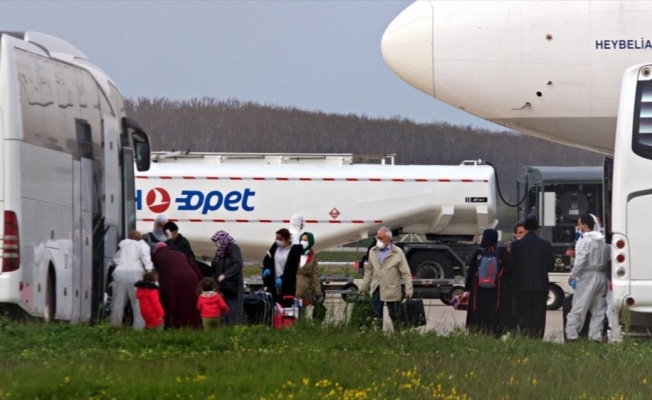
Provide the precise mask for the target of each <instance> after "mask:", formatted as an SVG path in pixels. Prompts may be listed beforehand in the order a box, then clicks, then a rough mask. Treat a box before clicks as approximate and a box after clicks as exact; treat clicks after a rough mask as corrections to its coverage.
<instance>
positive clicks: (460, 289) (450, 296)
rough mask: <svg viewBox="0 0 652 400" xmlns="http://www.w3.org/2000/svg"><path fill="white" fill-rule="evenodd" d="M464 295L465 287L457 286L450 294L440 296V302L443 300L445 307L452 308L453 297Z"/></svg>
mask: <svg viewBox="0 0 652 400" xmlns="http://www.w3.org/2000/svg"><path fill="white" fill-rule="evenodd" d="M462 293H464V286H455V287H453V290H451V292H450V293H447V294H442V295H441V296H439V300H441V302H442V303H444V304H445V305H447V306H450V305H451V300H452V299H453V297H455V296H457V295H458V294H462Z"/></svg>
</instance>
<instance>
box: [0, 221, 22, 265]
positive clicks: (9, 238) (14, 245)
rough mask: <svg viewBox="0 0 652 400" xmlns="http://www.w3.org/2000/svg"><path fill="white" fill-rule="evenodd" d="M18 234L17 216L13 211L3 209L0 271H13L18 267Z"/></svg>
mask: <svg viewBox="0 0 652 400" xmlns="http://www.w3.org/2000/svg"><path fill="white" fill-rule="evenodd" d="M19 238H20V236H19V232H18V218H17V217H16V213H15V212H13V211H5V230H4V235H3V237H2V239H3V242H4V243H3V246H2V250H3V252H2V272H11V271H15V270H17V269H18V268H19V267H20V239H19Z"/></svg>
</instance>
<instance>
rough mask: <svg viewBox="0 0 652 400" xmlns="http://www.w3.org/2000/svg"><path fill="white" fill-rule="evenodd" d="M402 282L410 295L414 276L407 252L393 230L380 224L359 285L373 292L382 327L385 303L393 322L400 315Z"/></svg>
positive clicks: (409, 295) (381, 326)
mask: <svg viewBox="0 0 652 400" xmlns="http://www.w3.org/2000/svg"><path fill="white" fill-rule="evenodd" d="M401 283H403V284H404V285H405V296H406V297H407V298H408V299H409V298H411V297H412V275H411V274H410V267H409V266H408V263H407V259H406V258H405V254H404V253H403V250H401V249H400V248H399V247H397V246H396V245H394V244H393V243H392V231H391V230H389V229H388V228H386V227H381V228H380V229H378V233H377V234H376V246H374V247H372V248H371V250H369V264H368V267H367V268H365V270H364V281H363V282H362V287H361V288H360V293H361V294H363V295H369V294H371V296H372V299H373V307H374V315H375V317H376V320H377V321H378V324H379V326H380V328H381V329H382V328H383V304H386V305H387V309H388V310H389V317H390V319H391V320H392V323H394V322H395V321H396V320H397V318H398V317H399V307H400V302H401V300H402V299H401V297H402V293H401Z"/></svg>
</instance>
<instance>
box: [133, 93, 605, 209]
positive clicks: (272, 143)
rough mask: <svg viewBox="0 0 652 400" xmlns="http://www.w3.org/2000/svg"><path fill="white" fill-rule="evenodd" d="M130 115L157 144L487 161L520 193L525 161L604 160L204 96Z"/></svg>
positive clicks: (497, 137)
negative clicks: (518, 179) (518, 181)
mask: <svg viewBox="0 0 652 400" xmlns="http://www.w3.org/2000/svg"><path fill="white" fill-rule="evenodd" d="M125 107H126V112H127V115H129V116H131V117H134V118H136V119H137V120H138V121H139V122H140V124H141V125H142V126H143V127H144V128H145V129H146V130H147V131H148V133H149V135H150V140H151V141H152V148H153V150H190V151H205V152H253V153H257V152H267V153H353V154H354V155H370V154H375V155H379V154H396V160H395V161H396V164H405V165H407V164H422V165H456V164H460V163H461V162H462V161H463V160H477V159H482V160H485V161H489V162H490V163H491V164H493V165H494V166H495V168H496V171H497V173H498V175H499V179H500V185H501V191H502V192H503V193H504V194H506V196H507V197H508V198H509V199H510V201H513V200H515V198H516V179H517V177H520V176H521V174H522V167H523V166H532V165H539V166H541V165H556V166H591V165H602V158H603V157H602V156H601V155H599V154H596V153H592V152H589V151H585V150H580V149H575V148H571V147H568V146H564V145H560V144H555V143H552V142H548V141H545V140H541V139H537V138H533V137H530V136H524V135H520V134H515V133H513V132H511V131H507V130H506V131H504V132H494V131H489V130H486V129H479V128H475V127H473V126H459V125H451V124H448V123H445V122H442V123H415V122H413V121H411V120H409V119H405V118H399V117H394V118H370V117H367V116H364V115H355V114H347V115H344V114H328V113H324V112H317V111H305V110H301V109H299V108H295V107H279V106H274V105H265V104H260V103H255V102H244V101H240V100H237V99H227V100H218V99H215V98H210V97H204V98H194V99H190V100H173V99H168V98H165V97H163V98H146V97H140V98H136V99H128V100H127V101H126V104H125Z"/></svg>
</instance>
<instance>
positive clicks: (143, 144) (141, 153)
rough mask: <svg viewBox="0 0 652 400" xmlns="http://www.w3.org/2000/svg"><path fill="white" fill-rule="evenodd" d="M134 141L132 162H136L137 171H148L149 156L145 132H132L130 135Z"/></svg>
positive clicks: (147, 139)
mask: <svg viewBox="0 0 652 400" xmlns="http://www.w3.org/2000/svg"><path fill="white" fill-rule="evenodd" d="M132 138H133V141H134V160H135V161H136V169H137V170H138V171H141V172H142V171H148V170H149V166H150V162H151V157H150V156H151V154H150V149H149V138H148V137H147V134H146V133H145V132H138V131H137V132H134V133H133V134H132Z"/></svg>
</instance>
